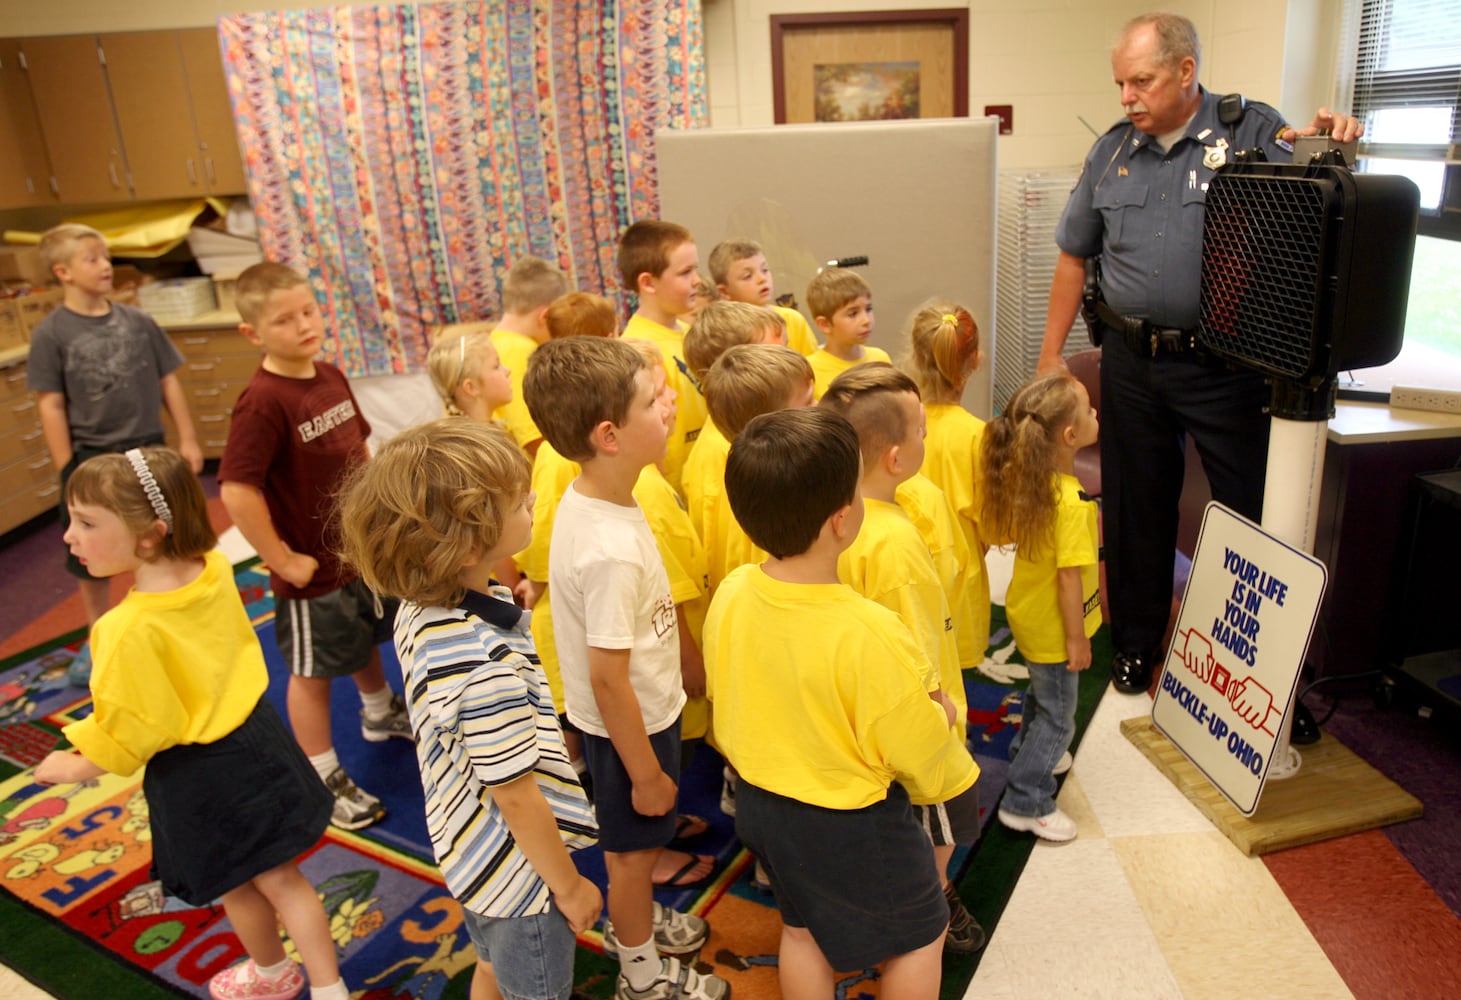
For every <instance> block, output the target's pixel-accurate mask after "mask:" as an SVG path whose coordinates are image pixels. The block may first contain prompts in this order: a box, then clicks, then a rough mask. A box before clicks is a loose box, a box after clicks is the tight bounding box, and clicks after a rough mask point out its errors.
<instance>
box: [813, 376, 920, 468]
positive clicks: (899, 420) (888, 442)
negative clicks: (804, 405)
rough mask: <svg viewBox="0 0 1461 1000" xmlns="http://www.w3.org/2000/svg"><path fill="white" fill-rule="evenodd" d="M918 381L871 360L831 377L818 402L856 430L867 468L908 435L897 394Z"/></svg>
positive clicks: (909, 389)
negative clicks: (833, 377) (830, 381)
mask: <svg viewBox="0 0 1461 1000" xmlns="http://www.w3.org/2000/svg"><path fill="white" fill-rule="evenodd" d="M908 392H911V393H912V394H913V395H914V396H918V394H919V393H918V385H917V383H915V382H914V381H913V379H911V378H909V377H908V375H907V374H906V373H904V372H900V371H899V370H898V369H896V368H894V367H893V366H892V365H890V364H888V363H887V362H886V361H872V362H868V363H867V364H861V365H856V366H854V367H852V368H849V369H847V371H845V372H843V373H842V374H841V375H838V376H837V377H836V378H835V379H833V380H832V384H831V385H829V386H827V391H826V392H824V393H822V399H821V400H820V402H818V404H817V405H818V406H821V407H824V408H826V409H828V410H831V411H832V412H833V413H837V414H841V415H842V416H843V417H845V418H846V420H847V422H848V423H849V424H851V425H852V428H853V430H855V431H857V440H858V444H859V445H860V447H861V448H862V464H863V467H864V468H865V469H870V468H872V467H873V465H874V464H875V463H877V462H878V461H880V460H881V459H882V457H883V455H884V454H885V453H886V452H887V450H888V449H889V448H892V447H893V446H895V445H901V444H902V443H903V442H904V441H906V440H907V439H908V415H907V413H906V412H904V409H903V407H902V406H900V405H898V396H899V395H900V394H902V393H908Z"/></svg>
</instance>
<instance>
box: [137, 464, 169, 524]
mask: <svg viewBox="0 0 1461 1000" xmlns="http://www.w3.org/2000/svg"><path fill="white" fill-rule="evenodd" d="M126 454H127V461H129V462H131V463H132V471H133V472H135V473H137V481H138V482H139V483H141V484H142V492H144V493H146V494H147V501H148V503H150V504H152V512H153V513H154V514H156V515H157V517H158V519H159V520H160V521H162V523H163V524H165V525H167V529H168V530H169V531H171V530H172V510H171V509H170V508H169V507H168V505H167V497H165V496H163V495H162V487H160V486H158V485H157V480H156V479H155V478H154V477H153V475H152V468H151V467H150V466H149V465H148V464H147V459H146V458H145V457H143V455H142V449H141V448H132V449H131V450H129V451H128V452H127V453H126Z"/></svg>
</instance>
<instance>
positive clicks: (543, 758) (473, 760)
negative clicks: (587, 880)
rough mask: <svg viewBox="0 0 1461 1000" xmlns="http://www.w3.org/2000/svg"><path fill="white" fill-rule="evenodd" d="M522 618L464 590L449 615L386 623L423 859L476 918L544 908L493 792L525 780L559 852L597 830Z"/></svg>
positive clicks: (412, 612) (408, 611)
mask: <svg viewBox="0 0 1461 1000" xmlns="http://www.w3.org/2000/svg"><path fill="white" fill-rule="evenodd" d="M497 592H498V593H501V594H502V595H503V596H504V597H505V596H507V593H508V592H507V591H506V590H505V589H502V590H499V591H497ZM528 618H529V616H528V615H526V614H524V613H523V612H522V611H521V610H520V609H519V608H517V607H516V606H515V605H513V604H512V603H511V602H510V601H507V600H502V599H499V598H498V597H497V596H495V595H494V596H488V595H485V594H480V593H477V592H474V591H468V592H467V595H466V597H465V598H464V599H463V601H462V606H461V607H459V608H442V607H422V606H420V605H415V604H409V603H408V604H403V605H402V606H401V610H400V612H399V613H398V614H397V615H396V630H395V639H396V651H397V652H398V653H399V654H400V658H401V672H402V675H403V677H404V679H405V689H406V700H407V704H408V707H409V710H410V713H411V729H412V731H413V733H414V735H415V741H416V757H417V760H418V761H419V762H420V765H421V784H422V787H423V789H424V791H425V793H426V827H427V832H428V833H429V834H430V835H431V846H432V850H433V851H434V852H435V854H436V863H437V864H438V865H439V866H440V868H441V873H442V876H443V877H444V878H445V880H446V885H447V888H448V889H449V890H450V891H451V894H452V895H453V896H454V897H456V899H457V901H458V902H460V903H461V904H462V905H463V906H464V907H466V908H467V909H469V910H472V911H473V912H474V913H479V914H481V915H482V916H486V917H521V916H531V915H535V914H539V913H544V912H547V909H548V902H549V892H548V887H547V885H546V884H544V882H543V880H542V879H541V878H539V877H538V874H537V872H535V871H534V870H533V868H532V866H531V865H530V864H529V863H528V859H527V858H526V857H525V856H524V855H523V853H522V851H521V850H520V849H519V848H518V846H517V843H516V841H515V840H514V838H513V835H512V831H511V830H509V829H508V827H507V823H506V822H504V820H503V817H502V813H501V811H500V810H499V809H498V808H497V805H496V803H495V802H494V801H493V799H492V788H493V787H494V786H496V785H503V784H506V783H507V782H510V781H513V780H516V779H518V778H521V777H522V776H523V775H526V774H532V775H533V776H534V778H535V779H536V781H537V784H538V788H539V789H540V790H541V791H542V793H543V797H544V798H545V799H547V801H548V805H549V807H550V808H551V809H552V810H553V815H554V816H555V817H556V818H557V820H558V831H559V834H560V835H561V836H562V838H563V842H564V844H565V845H566V846H567V847H568V849H569V850H576V849H578V848H580V847H585V846H587V845H589V844H591V843H593V842H594V840H595V839H596V834H597V831H598V824H597V823H596V822H595V820H594V814H593V807H592V806H590V805H589V802H588V799H587V798H586V797H585V795H584V793H583V788H582V787H581V786H580V785H579V783H578V779H577V777H576V776H575V775H574V773H573V766H572V765H571V764H570V763H569V761H568V752H567V750H566V749H565V748H564V746H563V732H562V730H561V729H560V728H559V724H558V716H557V715H556V714H555V712H554V710H553V698H552V695H551V694H550V693H549V690H548V680H547V678H546V677H545V676H544V675H543V669H542V667H540V666H539V665H538V655H537V653H536V652H535V651H534V649H533V640H532V637H531V635H530V634H529V632H528Z"/></svg>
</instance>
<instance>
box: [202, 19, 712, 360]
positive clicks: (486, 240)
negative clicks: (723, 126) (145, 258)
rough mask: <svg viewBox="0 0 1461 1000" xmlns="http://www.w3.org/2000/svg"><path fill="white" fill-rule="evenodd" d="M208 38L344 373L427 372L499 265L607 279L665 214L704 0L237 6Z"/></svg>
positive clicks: (701, 69)
mask: <svg viewBox="0 0 1461 1000" xmlns="http://www.w3.org/2000/svg"><path fill="white" fill-rule="evenodd" d="M219 36H220V39H221V43H222V48H223V60H224V65H225V67H226V69H227V73H228V81H229V89H230V91H231V93H232V97H233V105H234V116H235V118H236V120H237V123H238V131H239V140H240V142H241V144H242V147H243V153H244V159H245V162H246V164H247V167H248V177H249V196H250V198H251V200H252V201H253V206H254V212H255V214H256V215H257V217H258V222H259V233H260V239H261V241H262V242H263V245H264V252H265V253H266V254H267V255H268V257H269V258H270V259H272V260H279V261H283V262H285V263H288V264H291V265H293V266H294V267H296V268H298V269H299V270H301V271H304V272H306V273H308V275H309V277H310V280H311V283H312V284H313V286H314V290H315V294H316V297H317V298H318V300H319V303H320V308H321V310H322V312H323V314H324V316H325V320H326V322H327V323H328V324H329V325H328V330H329V334H330V335H329V339H327V341H326V346H325V355H326V357H327V358H328V359H329V360H331V361H334V362H335V363H337V364H338V365H340V367H341V368H343V369H344V370H345V371H346V372H347V373H348V374H350V375H367V374H371V375H380V374H387V373H391V372H406V371H413V370H419V369H420V368H421V366H422V363H423V361H424V359H425V355H426V350H427V347H428V344H427V332H428V331H429V330H430V328H431V327H433V326H434V325H436V324H439V323H450V322H456V321H458V320H468V319H487V318H493V317H496V316H498V315H500V313H501V305H500V299H499V295H500V286H501V279H502V276H503V275H504V274H505V273H506V270H507V267H508V266H509V265H510V264H511V263H512V262H513V261H514V260H516V259H517V258H519V257H522V256H524V255H527V254H533V255H536V256H539V257H543V258H545V259H547V260H551V261H554V262H556V263H557V264H558V265H559V266H560V267H562V268H563V269H564V271H565V272H567V274H568V275H569V278H570V281H571V282H572V283H573V284H574V285H575V286H576V287H579V288H582V289H584V290H586V291H595V292H600V293H603V294H607V295H610V296H611V297H613V296H616V295H618V292H617V288H618V284H619V281H618V277H617V270H616V268H615V265H614V259H615V244H616V241H617V240H618V235H619V233H620V231H622V229H623V228H624V227H625V226H626V225H628V224H629V223H630V222H632V221H634V220H635V219H640V218H652V217H654V216H655V215H656V214H657V212H658V206H659V199H658V194H657V187H656V180H655V161H654V134H655V132H656V131H657V130H658V129H663V128H690V127H698V126H703V125H704V124H705V122H706V111H705V62H704V44H703V37H702V34H701V22H700V3H699V0H624V2H617V3H616V2H613V0H488V2H473V3H426V4H421V5H419V6H416V5H404V4H403V5H400V6H393V7H334V8H326V9H320V10H299V11H286V12H277V11H274V12H258V13H247V14H234V15H230V16H227V17H224V18H222V19H220V21H219Z"/></svg>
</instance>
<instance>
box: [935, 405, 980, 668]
mask: <svg viewBox="0 0 1461 1000" xmlns="http://www.w3.org/2000/svg"><path fill="white" fill-rule="evenodd" d="M924 414H925V419H926V421H927V425H928V436H927V437H926V438H925V439H924V442H923V447H924V455H923V474H924V475H925V476H927V477H928V478H929V479H931V480H932V481H933V484H934V485H935V486H937V487H938V488H939V489H941V490H943V491H944V496H946V497H947V498H948V500H949V504H950V505H951V506H952V507H953V508H954V512H955V513H957V514H958V515H959V526H960V527H961V528H962V529H963V531H964V541H965V542H966V543H967V545H968V547H969V568H968V571H967V573H966V574H965V577H966V583H965V589H966V590H967V592H968V600H967V603H968V613H969V615H970V619H969V620H970V621H971V623H972V626H971V630H970V631H969V633H968V638H967V639H964V638H963V637H962V636H961V639H960V641H961V642H963V643H964V645H961V646H960V648H959V657H960V660H961V661H962V662H963V663H964V664H965V665H966V666H971V665H974V664H978V663H980V662H982V661H983V659H984V653H985V651H986V649H987V648H988V646H989V574H988V572H987V571H986V570H985V566H984V552H985V550H986V549H987V548H989V544H988V542H987V541H986V540H985V539H984V537H983V536H982V535H981V534H980V533H979V497H980V492H979V490H980V486H979V483H980V473H979V450H980V448H981V447H982V446H983V443H984V421H982V420H980V419H979V418H978V417H976V416H974V414H972V413H970V412H969V411H968V410H966V409H964V408H963V407H962V406H960V405H959V404H957V403H930V404H928V405H926V406H925V407H924Z"/></svg>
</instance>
